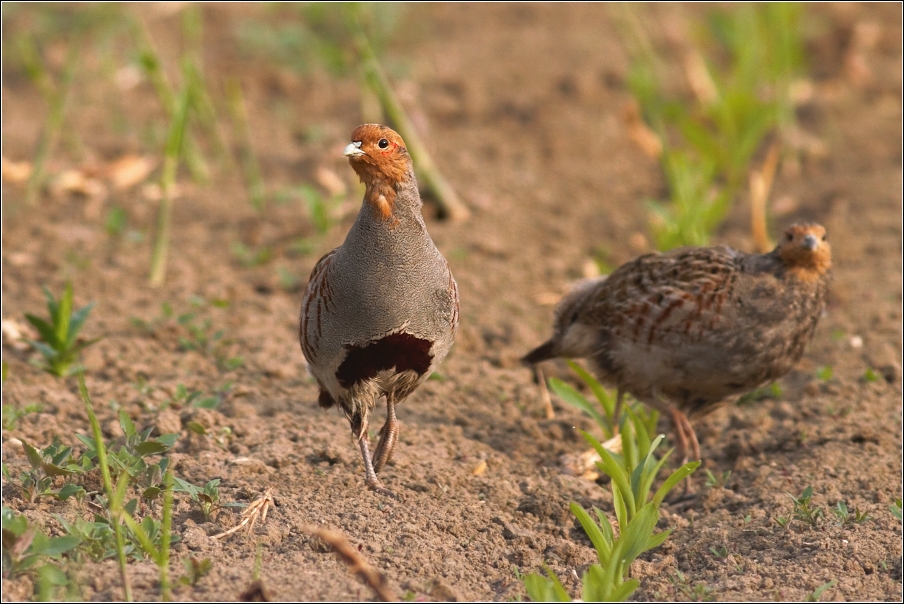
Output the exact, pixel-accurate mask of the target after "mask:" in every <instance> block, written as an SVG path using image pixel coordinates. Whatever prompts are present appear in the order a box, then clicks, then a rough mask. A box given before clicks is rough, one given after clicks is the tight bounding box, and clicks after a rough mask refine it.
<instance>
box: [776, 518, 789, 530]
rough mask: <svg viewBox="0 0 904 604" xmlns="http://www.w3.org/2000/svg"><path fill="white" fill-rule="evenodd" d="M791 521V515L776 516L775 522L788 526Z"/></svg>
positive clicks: (783, 526) (784, 526)
mask: <svg viewBox="0 0 904 604" xmlns="http://www.w3.org/2000/svg"><path fill="white" fill-rule="evenodd" d="M790 522H791V517H790V516H776V517H775V523H776V524H778V525H779V526H780V527H782V528H788V524H789V523H790Z"/></svg>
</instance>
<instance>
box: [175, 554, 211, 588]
mask: <svg viewBox="0 0 904 604" xmlns="http://www.w3.org/2000/svg"><path fill="white" fill-rule="evenodd" d="M182 563H183V564H184V565H185V574H184V575H182V576H181V577H179V585H191V586H194V585H197V584H198V581H200V580H201V579H203V578H204V577H206V576H207V575H208V574H209V573H210V571H211V570H212V569H213V563H212V562H211V561H210V558H204V559H202V560H198V559H197V558H195V557H194V556H189V557H188V558H185V559H184V560H183V561H182Z"/></svg>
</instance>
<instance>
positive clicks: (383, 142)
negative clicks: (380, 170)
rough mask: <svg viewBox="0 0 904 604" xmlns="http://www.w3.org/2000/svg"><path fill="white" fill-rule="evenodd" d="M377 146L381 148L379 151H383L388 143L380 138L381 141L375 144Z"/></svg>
mask: <svg viewBox="0 0 904 604" xmlns="http://www.w3.org/2000/svg"><path fill="white" fill-rule="evenodd" d="M377 146H378V147H379V148H381V149H385V148H386V147H388V146H389V141H388V140H386V139H385V138H381V139H380V142H379V143H377Z"/></svg>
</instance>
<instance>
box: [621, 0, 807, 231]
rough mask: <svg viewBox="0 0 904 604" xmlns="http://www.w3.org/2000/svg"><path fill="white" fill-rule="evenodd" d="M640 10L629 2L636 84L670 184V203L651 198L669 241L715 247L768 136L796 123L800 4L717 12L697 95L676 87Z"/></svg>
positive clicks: (695, 59) (694, 79) (699, 56)
mask: <svg viewBox="0 0 904 604" xmlns="http://www.w3.org/2000/svg"><path fill="white" fill-rule="evenodd" d="M632 10H633V9H630V8H627V7H626V8H625V9H624V11H625V13H626V14H627V15H628V17H629V19H630V20H632V25H633V27H632V28H631V31H632V32H633V33H634V34H635V37H636V40H634V41H633V42H634V43H633V44H632V46H633V47H634V48H635V52H634V54H635V62H634V65H633V69H632V72H631V74H630V76H629V85H630V87H631V91H632V93H633V94H634V96H635V98H636V99H637V101H638V103H639V105H640V108H641V111H642V113H643V116H644V119H645V120H646V122H647V123H648V124H649V125H650V126H651V127H652V129H653V130H654V131H655V132H656V133H657V134H658V137H659V141H660V143H661V145H662V151H661V154H660V160H661V162H662V167H663V171H664V173H665V178H666V182H667V183H668V187H669V192H670V199H669V200H668V202H661V201H651V202H650V206H651V209H652V221H651V222H652V226H653V231H654V235H655V238H656V243H657V246H658V247H659V248H660V249H670V248H672V247H676V246H679V245H706V244H707V243H708V242H709V237H710V235H711V233H712V232H713V231H714V230H715V229H716V228H717V227H718V226H719V224H721V222H722V221H723V220H724V218H725V217H726V215H727V213H728V210H729V209H730V207H731V205H732V203H733V201H734V199H735V198H736V197H737V194H738V193H739V191H740V189H741V187H742V186H744V185H745V183H746V181H747V179H748V175H749V172H750V165H751V162H752V159H753V157H754V154H755V153H756V152H757V150H758V149H759V148H760V146H761V145H762V142H763V140H764V139H765V138H766V137H767V136H768V134H769V133H770V132H771V131H773V130H776V129H778V130H785V131H786V130H788V129H790V127H791V126H792V125H793V119H794V112H793V106H792V104H791V101H790V95H789V92H788V90H789V85H790V81H791V79H792V77H793V76H794V74H795V73H796V72H797V71H798V70H799V69H800V67H801V65H802V63H803V43H802V40H801V36H800V34H799V32H798V23H799V21H800V9H799V8H796V7H793V6H785V5H782V6H778V5H771V6H768V7H766V6H756V7H754V6H748V7H739V8H737V9H734V10H732V11H713V12H711V13H710V15H709V29H708V31H707V32H706V34H707V35H706V37H705V39H704V40H702V41H701V43H700V44H698V47H697V48H694V49H693V50H692V51H691V53H690V55H689V56H690V59H688V65H690V64H691V63H693V64H694V68H693V69H690V68H689V74H690V79H691V83H692V88H693V90H694V92H695V93H696V99H695V100H690V99H682V98H670V97H669V96H668V95H667V94H666V92H665V90H666V87H665V84H664V81H665V78H666V75H665V74H666V68H665V67H664V66H663V61H662V60H661V58H660V57H658V56H656V54H655V52H654V51H653V45H652V44H651V43H650V42H649V40H647V39H646V37H645V34H644V33H643V29H642V27H641V26H640V19H637V18H636V17H634V16H633V14H632ZM765 91H768V92H769V94H764V92H765ZM764 226H765V225H764Z"/></svg>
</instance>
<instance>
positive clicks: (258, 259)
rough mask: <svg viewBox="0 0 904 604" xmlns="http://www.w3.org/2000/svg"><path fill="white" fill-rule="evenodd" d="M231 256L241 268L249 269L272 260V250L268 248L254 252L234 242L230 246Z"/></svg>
mask: <svg viewBox="0 0 904 604" xmlns="http://www.w3.org/2000/svg"><path fill="white" fill-rule="evenodd" d="M232 255H233V256H235V258H236V260H238V261H239V264H241V265H242V266H243V267H245V268H251V267H253V266H261V265H262V264H267V263H268V262H270V260H272V259H273V250H272V249H270V248H268V247H260V248H258V249H256V250H255V249H252V248H250V247H248V246H247V245H245V244H244V243H241V242H239V241H236V242H235V243H233V244H232Z"/></svg>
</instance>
